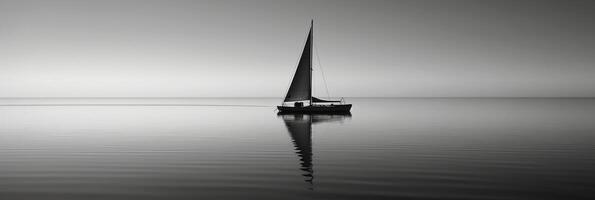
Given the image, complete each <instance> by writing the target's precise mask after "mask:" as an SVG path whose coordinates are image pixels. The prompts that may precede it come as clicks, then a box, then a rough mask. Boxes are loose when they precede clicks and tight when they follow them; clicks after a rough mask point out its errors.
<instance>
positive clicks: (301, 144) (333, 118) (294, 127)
mask: <svg viewBox="0 0 595 200" xmlns="http://www.w3.org/2000/svg"><path fill="white" fill-rule="evenodd" d="M278 116H279V117H280V118H282V119H283V122H285V126H287V131H288V132H289V136H291V140H292V141H293V145H294V146H295V153H296V154H297V155H298V156H299V157H300V170H302V171H304V174H302V176H304V177H305V181H306V182H308V183H310V184H313V181H314V170H313V166H312V124H318V123H323V122H343V121H344V120H345V119H348V118H351V114H350V113H346V114H332V115H331V114H279V115H278ZM310 189H312V188H310Z"/></svg>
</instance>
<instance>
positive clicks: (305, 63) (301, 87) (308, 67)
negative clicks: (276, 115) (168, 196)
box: [277, 20, 351, 113]
mask: <svg viewBox="0 0 595 200" xmlns="http://www.w3.org/2000/svg"><path fill="white" fill-rule="evenodd" d="M313 29H314V20H312V21H311V23H310V30H309V32H308V38H307V39H306V44H305V45H304V50H303V51H302V55H301V57H300V61H299V62H298V66H297V69H296V71H295V74H294V76H293V80H292V81H291V85H290V86H289V90H288V91H287V95H285V99H284V100H283V103H282V104H281V105H280V106H277V109H278V110H279V112H280V113H349V112H350V110H351V104H346V103H345V102H344V100H343V98H341V100H324V99H320V98H316V97H313V96H312V53H313V51H312V50H313V49H312V47H313V35H312V33H313ZM304 103H307V104H304Z"/></svg>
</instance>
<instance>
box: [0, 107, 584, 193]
mask: <svg viewBox="0 0 595 200" xmlns="http://www.w3.org/2000/svg"><path fill="white" fill-rule="evenodd" d="M347 101H348V102H349V103H353V104H354V106H353V109H352V112H351V115H277V113H276V112H275V109H274V106H275V105H277V104H278V103H280V100H279V99H254V98H247V99H192V98H183V99H109V98H104V99H0V199H2V200H9V199H590V198H591V199H592V198H595V192H594V191H595V190H594V188H595V99H472V98H469V99H439V98H436V99H413V98H411V99H407V98H405V99H365V98H352V99H347Z"/></svg>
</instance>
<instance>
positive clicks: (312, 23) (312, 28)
mask: <svg viewBox="0 0 595 200" xmlns="http://www.w3.org/2000/svg"><path fill="white" fill-rule="evenodd" d="M312 46H314V19H312V21H310V106H312V105H313V103H312V70H313V69H312V49H313V48H312Z"/></svg>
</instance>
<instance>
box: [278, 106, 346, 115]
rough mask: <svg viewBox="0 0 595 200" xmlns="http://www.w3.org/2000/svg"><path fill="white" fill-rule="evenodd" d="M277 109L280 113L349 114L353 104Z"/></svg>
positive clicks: (280, 107) (281, 107) (282, 107)
mask: <svg viewBox="0 0 595 200" xmlns="http://www.w3.org/2000/svg"><path fill="white" fill-rule="evenodd" d="M277 109H279V113H329V114H330V113H349V112H350V110H351V104H340V105H328V106H326V105H325V106H322V105H315V106H304V107H290V106H277Z"/></svg>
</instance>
